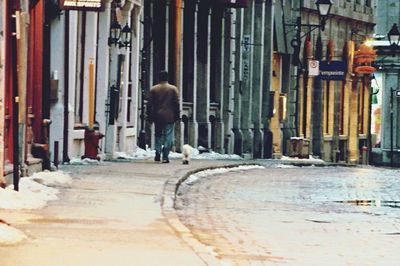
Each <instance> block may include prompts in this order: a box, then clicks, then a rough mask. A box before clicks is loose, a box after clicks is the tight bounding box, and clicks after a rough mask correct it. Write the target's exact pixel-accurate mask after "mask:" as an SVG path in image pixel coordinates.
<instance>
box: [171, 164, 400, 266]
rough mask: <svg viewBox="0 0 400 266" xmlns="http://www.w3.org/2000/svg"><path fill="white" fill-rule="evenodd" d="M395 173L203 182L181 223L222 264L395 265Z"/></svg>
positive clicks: (280, 168)
mask: <svg viewBox="0 0 400 266" xmlns="http://www.w3.org/2000/svg"><path fill="white" fill-rule="evenodd" d="M399 181H400V171H399V170H391V169H381V168H373V167H365V168H359V167H295V166H285V165H277V166H271V167H268V168H265V169H253V170H246V171H236V172H228V173H223V174H216V175H212V176H208V177H203V178H201V179H199V180H198V181H196V182H193V180H192V181H191V183H190V185H184V186H183V187H182V190H181V191H180V192H179V194H180V196H179V198H178V200H177V205H176V207H177V209H178V215H179V217H180V220H181V221H182V222H183V223H184V224H185V225H186V226H187V227H188V228H189V229H190V230H191V232H192V234H193V235H194V236H195V238H196V239H197V240H199V241H200V242H201V243H203V244H204V245H206V246H207V247H208V248H209V250H210V252H211V253H213V254H214V256H215V257H217V258H218V259H220V260H221V261H222V265H282V264H283V265H399V261H400V253H399V249H400V182H399Z"/></svg>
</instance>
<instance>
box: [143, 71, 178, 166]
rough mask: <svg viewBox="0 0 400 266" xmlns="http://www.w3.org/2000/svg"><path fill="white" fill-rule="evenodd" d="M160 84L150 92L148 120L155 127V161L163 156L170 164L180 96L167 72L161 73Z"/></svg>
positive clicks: (165, 161) (164, 160) (163, 159)
mask: <svg viewBox="0 0 400 266" xmlns="http://www.w3.org/2000/svg"><path fill="white" fill-rule="evenodd" d="M159 82H160V83H158V84H156V85H155V86H153V87H152V88H151V90H150V92H149V95H148V102H147V118H148V120H149V121H150V122H154V126H155V137H156V143H155V149H156V156H155V158H154V160H155V161H156V162H159V161H160V159H161V158H160V155H161V154H162V162H163V163H169V159H168V155H169V152H170V150H171V148H172V145H173V142H174V130H175V129H174V125H175V121H178V120H179V94H178V89H177V88H176V87H175V86H174V85H171V84H169V83H168V72H167V71H161V72H160V75H159ZM161 146H163V148H162V150H161Z"/></svg>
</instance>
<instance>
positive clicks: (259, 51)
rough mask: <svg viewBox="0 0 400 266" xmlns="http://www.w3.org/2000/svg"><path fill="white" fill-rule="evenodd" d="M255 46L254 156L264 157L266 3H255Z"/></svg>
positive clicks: (253, 97) (253, 87)
mask: <svg viewBox="0 0 400 266" xmlns="http://www.w3.org/2000/svg"><path fill="white" fill-rule="evenodd" d="M253 12H254V13H253V14H254V15H253V17H254V31H253V32H254V46H253V63H252V65H253V66H254V68H253V78H252V80H251V81H252V90H253V95H252V122H253V137H254V139H253V157H254V158H262V157H263V156H262V153H263V145H264V144H263V128H262V120H261V106H262V91H263V90H262V88H263V83H262V78H263V71H264V69H263V56H264V25H265V22H264V20H265V3H264V2H258V1H256V2H255V3H254V11H253Z"/></svg>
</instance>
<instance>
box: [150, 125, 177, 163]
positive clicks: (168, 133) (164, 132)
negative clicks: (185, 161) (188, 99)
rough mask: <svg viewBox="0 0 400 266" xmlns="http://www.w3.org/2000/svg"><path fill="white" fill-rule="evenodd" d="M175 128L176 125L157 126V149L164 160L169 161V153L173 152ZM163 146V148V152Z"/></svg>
mask: <svg viewBox="0 0 400 266" xmlns="http://www.w3.org/2000/svg"><path fill="white" fill-rule="evenodd" d="M174 126H175V124H174V123H171V124H166V125H157V124H156V125H155V131H156V132H155V136H156V143H155V149H156V152H158V153H160V154H161V152H162V158H163V160H168V155H169V151H170V150H171V148H172V145H173V143H174ZM161 146H163V149H162V150H161Z"/></svg>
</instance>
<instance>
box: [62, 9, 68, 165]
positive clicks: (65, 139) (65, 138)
mask: <svg viewBox="0 0 400 266" xmlns="http://www.w3.org/2000/svg"><path fill="white" fill-rule="evenodd" d="M64 12H65V31H64V32H65V38H64V71H65V72H64V73H65V74H64V129H63V162H64V163H68V162H69V157H68V126H69V123H68V119H69V118H68V103H69V11H68V10H65V11H64Z"/></svg>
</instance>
